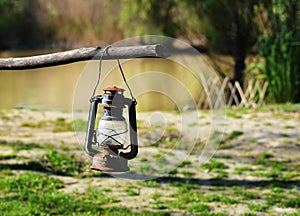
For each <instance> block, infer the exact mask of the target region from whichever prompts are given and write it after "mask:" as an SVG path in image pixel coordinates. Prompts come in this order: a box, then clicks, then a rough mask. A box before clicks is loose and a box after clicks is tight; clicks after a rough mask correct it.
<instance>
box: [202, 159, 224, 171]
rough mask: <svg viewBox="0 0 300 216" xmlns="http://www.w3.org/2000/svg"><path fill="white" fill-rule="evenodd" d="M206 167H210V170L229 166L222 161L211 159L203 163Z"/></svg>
mask: <svg viewBox="0 0 300 216" xmlns="http://www.w3.org/2000/svg"><path fill="white" fill-rule="evenodd" d="M203 167H204V168H206V169H208V170H209V171H212V170H216V169H227V168H228V166H227V165H226V164H224V163H223V162H221V161H217V160H211V161H210V162H208V163H206V164H204V165H203Z"/></svg>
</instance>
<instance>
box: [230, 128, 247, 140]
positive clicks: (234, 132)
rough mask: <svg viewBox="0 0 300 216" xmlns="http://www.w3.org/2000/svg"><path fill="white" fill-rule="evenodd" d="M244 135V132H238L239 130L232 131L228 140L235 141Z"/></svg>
mask: <svg viewBox="0 0 300 216" xmlns="http://www.w3.org/2000/svg"><path fill="white" fill-rule="evenodd" d="M242 134H243V131H237V130H234V131H232V132H231V133H230V134H229V136H228V137H227V139H228V140H232V139H235V138H236V137H239V136H241V135H242Z"/></svg>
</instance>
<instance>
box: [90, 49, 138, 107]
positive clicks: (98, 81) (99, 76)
mask: <svg viewBox="0 0 300 216" xmlns="http://www.w3.org/2000/svg"><path fill="white" fill-rule="evenodd" d="M110 47H111V46H107V47H105V48H104V51H103V52H102V54H101V56H100V61H99V69H98V78H97V82H96V85H95V87H94V90H93V94H92V96H91V99H92V98H93V97H94V96H95V93H96V90H97V88H98V85H99V83H100V79H101V73H102V59H103V56H104V53H107V51H108V49H109V48H110ZM107 54H108V53H107ZM117 61H118V66H119V69H120V72H121V75H122V78H123V80H124V83H125V84H126V86H127V88H128V90H129V93H130V96H131V99H132V100H133V101H134V103H136V99H135V97H134V96H133V94H132V91H131V88H130V86H129V84H128V82H127V80H126V77H125V75H124V72H123V69H122V66H121V64H120V60H119V59H117Z"/></svg>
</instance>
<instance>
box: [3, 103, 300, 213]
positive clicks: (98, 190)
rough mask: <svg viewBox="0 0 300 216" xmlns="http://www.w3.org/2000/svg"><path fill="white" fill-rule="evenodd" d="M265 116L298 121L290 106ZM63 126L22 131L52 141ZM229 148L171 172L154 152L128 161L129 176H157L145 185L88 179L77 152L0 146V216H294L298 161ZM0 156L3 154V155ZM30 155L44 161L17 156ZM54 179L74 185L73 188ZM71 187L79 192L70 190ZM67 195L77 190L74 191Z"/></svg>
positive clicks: (97, 176) (299, 209) (299, 208)
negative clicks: (41, 134)
mask: <svg viewBox="0 0 300 216" xmlns="http://www.w3.org/2000/svg"><path fill="white" fill-rule="evenodd" d="M268 109H270V110H271V112H274V118H282V119H283V120H284V119H285V117H284V116H288V115H287V113H286V110H288V112H289V113H288V114H290V115H291V116H296V117H297V116H298V114H296V112H298V111H297V110H296V109H293V108H292V107H289V106H282V107H281V108H280V107H279V106H278V107H275V106H274V108H268ZM280 109H281V110H283V111H282V112H283V114H282V117H280V116H281V115H277V114H276V113H275V112H277V111H276V110H280ZM256 110H262V112H269V111H268V110H267V108H266V107H262V108H254V109H248V108H247V109H240V108H236V109H233V110H228V112H231V114H232V116H234V117H231V118H236V119H235V120H234V121H239V120H238V119H239V118H243V114H244V113H247V115H250V114H251V116H252V114H253V112H256ZM37 112H38V111H37ZM239 116H240V117H239ZM257 116H259V115H257ZM296 117H294V118H296ZM8 120H9V119H8ZM255 120H256V119H255ZM5 121H6V120H5ZM80 121H81V122H80ZM249 121H251V119H249ZM297 121H298V119H297ZM78 122H79V123H78V125H77V127H78V128H80V127H81V128H82V130H85V129H84V128H85V125H86V122H85V120H79V121H78ZM267 122H272V125H271V124H267V125H266V124H264V123H263V122H262V124H261V125H264V126H270V127H273V126H274V125H276V124H275V123H273V121H271V120H270V119H268V121H267ZM274 122H276V120H274ZM28 123H30V121H28ZM69 123H71V121H70V120H68V119H67V118H56V119H55V120H52V121H49V120H46V121H44V123H43V122H42V121H41V122H37V123H35V124H36V125H31V126H32V127H31V126H30V124H27V126H26V124H24V125H23V126H22V127H24V128H23V130H28V128H32V130H33V131H35V130H38V129H39V130H45V131H47V132H50V133H51V132H53V129H54V128H55V127H56V128H59V129H58V131H57V132H55V133H56V134H55V135H56V136H59V135H60V134H59V132H60V131H61V132H63V131H68V130H71V127H69V126H70V125H71V124H69ZM20 124H22V123H20ZM43 124H44V125H43ZM72 124H73V123H72ZM141 124H142V123H141ZM292 125H294V124H293V122H292V120H289V121H288V122H286V123H285V124H283V125H281V127H280V128H281V129H282V131H281V133H282V134H284V133H287V132H290V131H291V129H293V128H292ZM38 126H39V127H40V128H38ZM25 127H27V128H26V129H25ZM270 127H267V130H269V129H270ZM295 127H296V124H295ZM75 128H76V123H75ZM72 130H73V129H72ZM212 131H213V132H212V133H213V136H214V138H215V139H218V137H219V136H220V134H221V132H219V131H217V130H215V129H213V130H212ZM177 132H178V131H177ZM177 132H176V130H175V129H174V127H173V126H172V127H170V128H168V129H167V130H166V132H165V135H166V137H165V138H164V139H162V140H161V141H160V143H158V145H162V146H165V147H166V146H168V145H169V147H172V142H173V141H172V140H171V139H170V137H169V139H167V137H168V136H169V135H170V136H173V135H172V134H173V133H177ZM61 135H62V136H64V134H61ZM248 135H249V133H247V134H246V132H245V131H242V130H241V129H239V128H238V127H237V128H235V129H233V130H232V131H231V133H228V135H227V137H226V139H225V140H226V141H227V140H234V141H238V140H239V138H240V137H241V136H243V139H245V140H246V139H247V136H248ZM177 136H178V135H177ZM292 136H294V135H290V136H289V137H287V138H286V139H285V140H289V139H290V138H291V137H292ZM250 138H251V139H250ZM250 138H249V140H252V141H249V142H245V143H247V145H248V146H247V147H249V148H250V147H251V145H253V146H256V145H257V142H258V141H259V139H260V138H259V137H255V138H253V137H250ZM293 138H294V137H293ZM20 139H21V138H20ZM26 139H27V140H28V138H26ZM30 139H31V138H30ZM167 141H168V142H169V141H170V143H169V144H168V143H167ZM278 142H280V141H278ZM299 142H300V138H297V137H296V140H294V141H293V142H290V145H291V146H295V149H296V148H298V146H297V144H299ZM167 144H168V145H167ZM281 144H283V142H282V143H281ZM174 146H176V145H173V147H174ZM284 147H286V145H284ZM288 147H289V146H288ZM234 148H235V147H234V146H233V149H232V150H233V151H234V154H231V153H232V152H231V149H230V150H225V151H222V150H219V151H220V152H217V154H216V155H214V157H213V158H212V159H211V160H210V161H209V162H208V163H206V164H203V165H202V166H199V160H197V159H196V158H194V155H191V157H189V158H188V159H186V160H183V159H184V158H182V159H181V158H178V165H177V166H176V167H174V168H169V167H165V164H166V163H168V160H171V159H172V157H171V156H170V155H168V154H165V153H163V151H157V152H156V153H154V154H152V157H148V156H147V155H143V154H142V153H141V154H139V158H138V159H134V160H132V161H129V165H130V164H131V163H135V162H137V163H138V164H139V165H138V167H137V170H134V171H136V172H137V173H140V174H141V175H143V174H145V175H148V174H150V175H153V174H156V173H157V174H159V175H160V176H161V175H162V176H161V177H159V178H157V179H152V180H147V181H129V180H126V179H125V180H123V179H114V178H112V177H111V176H110V175H108V174H105V173H99V172H92V171H91V172H89V168H88V163H87V162H85V161H82V160H80V159H79V158H77V157H76V155H77V152H76V155H75V154H74V153H73V152H74V149H73V148H70V147H69V146H67V145H62V146H60V147H59V148H58V147H57V146H55V145H53V144H44V143H39V142H38V141H36V140H32V141H30V140H29V141H27V142H24V141H23V140H15V141H7V140H0V203H1V204H0V215H173V214H174V215H176V214H178V215H181V214H182V215H233V214H235V213H233V212H234V209H236V208H240V207H241V208H242V209H244V210H243V212H242V213H240V215H244V216H247V215H248V216H250V215H279V214H281V215H299V213H300V200H299V198H298V197H299V186H300V185H299V179H300V176H299V171H300V164H299V162H298V159H297V158H296V159H292V158H291V159H289V155H281V154H279V153H278V151H280V149H279V148H278V149H277V148H276V149H274V148H273V147H267V148H265V147H264V146H262V149H264V151H263V152H261V150H260V149H255V151H254V152H255V153H253V152H251V151H249V152H243V153H246V156H243V155H242V156H239V155H236V152H237V151H236V149H234ZM2 149H3V150H5V152H4V151H3V152H2V153H1V150H2ZM35 150H38V151H39V152H42V155H40V156H37V157H36V158H31V157H30V158H29V157H28V156H27V157H26V158H25V157H23V158H21V156H22V153H27V152H30V153H32V152H34V151H35ZM296 150H297V149H296ZM80 151H81V149H80ZM241 151H244V149H242V150H241ZM141 152H142V151H141ZM174 155H175V154H174ZM170 158H171V159H170ZM244 159H245V160H244ZM14 162H15V163H14ZM240 162H241V163H240ZM152 163H153V164H154V166H153V167H152V165H153V164H152ZM132 167H134V166H132ZM158 169H159V170H158ZM59 179H63V180H64V179H67V180H68V179H72V180H74V183H73V182H72V183H69V182H68V181H66V182H63V181H61V180H59ZM64 181H65V180H64ZM76 182H82V183H83V185H80V184H79V185H80V186H78V187H74V186H75V185H73V184H77V183H76ZM69 187H70V188H71V189H73V188H75V189H74V190H73V191H72V190H71V189H70V188H69ZM76 188H78V190H76ZM68 189H70V190H68ZM64 191H68V192H64ZM278 209H280V212H279V211H278Z"/></svg>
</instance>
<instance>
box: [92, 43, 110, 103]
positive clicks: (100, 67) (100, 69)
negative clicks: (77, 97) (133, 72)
mask: <svg viewBox="0 0 300 216" xmlns="http://www.w3.org/2000/svg"><path fill="white" fill-rule="evenodd" d="M110 47H111V46H107V47H105V48H104V50H103V52H102V54H101V56H100V61H99V68H98V79H97V82H96V85H95V87H94V90H93V94H92V96H91V99H92V98H93V97H94V96H95V93H96V90H97V88H98V85H99V83H100V79H101V73H102V59H103V56H104V54H105V53H106V54H107V55H108V49H109V48H110Z"/></svg>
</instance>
